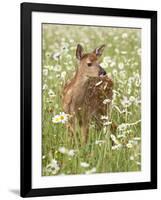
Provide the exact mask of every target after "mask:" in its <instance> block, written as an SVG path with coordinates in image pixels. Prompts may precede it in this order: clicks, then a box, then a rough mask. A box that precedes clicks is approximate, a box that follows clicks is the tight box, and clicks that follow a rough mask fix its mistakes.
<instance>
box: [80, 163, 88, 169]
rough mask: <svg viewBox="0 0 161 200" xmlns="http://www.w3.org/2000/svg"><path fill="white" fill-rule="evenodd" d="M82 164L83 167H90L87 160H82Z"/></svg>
mask: <svg viewBox="0 0 161 200" xmlns="http://www.w3.org/2000/svg"><path fill="white" fill-rule="evenodd" d="M80 166H81V167H84V168H87V167H89V164H88V163H86V162H81V163H80Z"/></svg>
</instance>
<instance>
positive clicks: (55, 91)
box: [42, 24, 141, 176]
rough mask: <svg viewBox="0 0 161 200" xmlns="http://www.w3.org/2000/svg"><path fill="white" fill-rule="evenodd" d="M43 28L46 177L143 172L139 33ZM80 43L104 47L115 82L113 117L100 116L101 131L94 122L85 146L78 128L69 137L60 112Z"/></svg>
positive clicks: (86, 46)
mask: <svg viewBox="0 0 161 200" xmlns="http://www.w3.org/2000/svg"><path fill="white" fill-rule="evenodd" d="M42 30H43V34H42V43H43V44H42V55H43V56H42V78H43V83H42V91H43V92H42V101H43V102H42V105H43V107H42V175H43V176H50V175H51V176H53V175H68V174H91V173H103V172H104V173H105V172H109V173H110V172H130V171H139V170H141V30H140V29H127V28H111V27H91V26H70V25H54V24H43V25H42ZM77 44H81V45H82V46H83V47H84V49H85V52H91V51H92V50H93V49H95V48H96V47H99V46H100V45H102V44H105V45H106V48H105V50H104V52H103V55H102V57H101V58H100V65H101V66H102V67H103V68H104V69H105V70H106V72H107V74H108V76H109V77H111V78H112V79H113V82H114V90H113V100H112V111H111V117H110V118H109V117H107V116H102V117H101V119H100V120H102V122H103V124H104V128H103V129H102V130H101V131H100V132H96V130H95V128H94V125H93V123H91V124H90V130H89V139H88V142H87V144H82V143H81V135H80V130H79V127H77V130H78V134H77V137H76V138H75V140H73V139H72V138H71V136H70V134H69V133H68V130H67V128H66V124H67V123H68V117H69V116H68V115H67V114H66V113H64V112H63V110H62V100H61V98H62V91H63V86H64V84H65V83H66V81H67V80H68V79H70V78H71V77H72V76H73V73H74V71H75V69H76V68H75V67H76V65H77V59H76V56H75V51H76V47H77ZM107 102H108V99H105V100H104V101H103V102H102V104H106V103H107Z"/></svg>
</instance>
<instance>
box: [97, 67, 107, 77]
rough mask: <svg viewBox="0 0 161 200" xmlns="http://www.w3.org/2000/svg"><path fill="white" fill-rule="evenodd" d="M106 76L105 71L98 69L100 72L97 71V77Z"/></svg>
mask: <svg viewBox="0 0 161 200" xmlns="http://www.w3.org/2000/svg"><path fill="white" fill-rule="evenodd" d="M105 75H106V71H105V70H104V69H103V68H102V67H100V71H99V76H105Z"/></svg>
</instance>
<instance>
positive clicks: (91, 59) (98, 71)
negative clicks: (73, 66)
mask: <svg viewBox="0 0 161 200" xmlns="http://www.w3.org/2000/svg"><path fill="white" fill-rule="evenodd" d="M104 47H105V45H102V46H100V47H99V48H96V49H95V50H94V51H93V52H91V53H86V54H84V52H83V47H82V46H81V45H80V44H78V45H77V50H76V57H77V59H78V60H79V67H78V70H79V72H80V73H81V74H82V75H83V76H86V77H99V76H100V77H101V76H105V75H106V72H105V70H104V69H103V68H102V67H101V66H100V64H99V61H98V59H99V57H100V56H101V55H102V53H103V50H104Z"/></svg>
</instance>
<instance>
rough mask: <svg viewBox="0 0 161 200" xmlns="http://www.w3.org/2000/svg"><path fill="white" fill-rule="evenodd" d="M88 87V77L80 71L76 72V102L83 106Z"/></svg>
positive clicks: (74, 90) (74, 87) (74, 96)
mask: <svg viewBox="0 0 161 200" xmlns="http://www.w3.org/2000/svg"><path fill="white" fill-rule="evenodd" d="M87 86H88V77H87V76H84V75H83V74H82V73H81V72H80V71H77V72H76V75H75V81H74V84H73V98H74V102H77V103H79V104H82V102H83V100H84V96H85V93H86V90H87Z"/></svg>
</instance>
